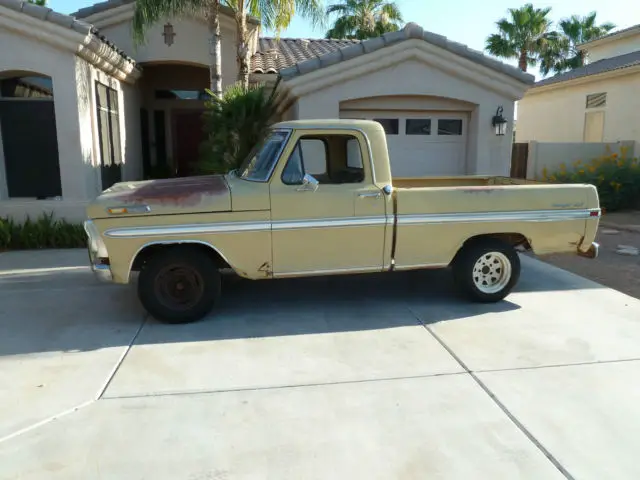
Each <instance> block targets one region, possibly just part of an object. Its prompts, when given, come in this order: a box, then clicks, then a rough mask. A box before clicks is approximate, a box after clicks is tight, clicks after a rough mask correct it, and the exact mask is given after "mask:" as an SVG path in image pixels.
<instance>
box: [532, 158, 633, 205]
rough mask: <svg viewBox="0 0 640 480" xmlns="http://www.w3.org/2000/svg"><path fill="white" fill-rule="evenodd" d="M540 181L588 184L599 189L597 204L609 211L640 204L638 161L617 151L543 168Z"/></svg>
mask: <svg viewBox="0 0 640 480" xmlns="http://www.w3.org/2000/svg"><path fill="white" fill-rule="evenodd" d="M542 180H543V181H546V182H549V183H590V184H592V185H595V186H596V188H597V189H598V196H599V197H600V205H601V206H602V207H604V208H605V209H606V210H608V211H612V210H620V209H623V208H633V207H637V206H639V205H640V162H639V161H638V159H637V158H629V157H628V155H627V150H626V149H625V148H624V147H623V148H621V149H620V153H619V154H618V153H607V154H606V155H603V156H601V157H599V158H594V159H593V160H591V161H590V162H588V163H585V162H582V161H581V160H576V161H575V162H573V163H572V165H571V166H569V167H567V166H566V165H565V164H560V167H559V169H558V170H556V171H552V172H550V171H548V170H547V168H543V169H542Z"/></svg>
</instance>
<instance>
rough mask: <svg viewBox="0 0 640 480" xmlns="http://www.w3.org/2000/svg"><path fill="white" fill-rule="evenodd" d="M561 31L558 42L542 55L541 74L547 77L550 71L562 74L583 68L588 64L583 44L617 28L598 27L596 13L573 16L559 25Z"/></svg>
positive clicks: (608, 26) (605, 24)
mask: <svg viewBox="0 0 640 480" xmlns="http://www.w3.org/2000/svg"><path fill="white" fill-rule="evenodd" d="M558 26H559V27H560V30H559V32H558V38H557V41H556V42H554V43H552V44H550V45H548V47H547V49H546V50H545V51H544V52H543V54H542V59H541V63H540V72H541V73H542V74H543V75H547V74H548V73H549V72H550V71H553V72H554V73H562V72H564V71H566V70H573V69H574V68H578V67H582V66H583V65H584V64H585V62H586V59H587V58H586V53H587V52H586V51H585V50H581V49H580V48H579V45H580V44H581V43H585V42H589V41H591V40H595V39H596V38H599V37H601V36H603V35H606V34H607V33H609V32H610V31H611V30H613V29H614V28H615V27H616V26H615V25H614V24H613V23H608V22H607V23H603V24H601V25H596V12H591V13H590V14H589V15H587V16H585V17H580V16H578V15H572V16H571V17H570V18H564V19H562V20H560V22H559V23H558Z"/></svg>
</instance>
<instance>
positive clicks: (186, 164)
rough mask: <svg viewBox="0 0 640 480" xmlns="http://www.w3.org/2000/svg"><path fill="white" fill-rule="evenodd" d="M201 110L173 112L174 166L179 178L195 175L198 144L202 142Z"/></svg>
mask: <svg viewBox="0 0 640 480" xmlns="http://www.w3.org/2000/svg"><path fill="white" fill-rule="evenodd" d="M202 114H203V112H202V110H191V111H189V110H183V111H173V112H172V115H171V116H172V118H173V154H174V162H175V163H174V165H175V166H176V169H177V174H178V176H179V177H186V176H189V175H194V174H195V173H196V168H195V166H196V163H197V162H198V159H199V156H200V144H201V143H202V141H203V140H204V131H203V128H204V124H203V121H202Z"/></svg>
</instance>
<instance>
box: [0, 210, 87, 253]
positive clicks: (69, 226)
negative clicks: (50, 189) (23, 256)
mask: <svg viewBox="0 0 640 480" xmlns="http://www.w3.org/2000/svg"><path fill="white" fill-rule="evenodd" d="M82 247H86V233H85V231H84V227H83V226H82V224H76V223H70V222H67V221H66V220H64V219H60V220H56V219H54V218H53V213H43V214H42V215H40V217H38V218H37V219H36V220H32V219H31V218H30V217H28V216H27V217H26V219H25V221H24V222H23V223H18V222H16V221H15V220H14V219H12V218H1V217H0V250H6V249H8V250H32V249H38V248H82Z"/></svg>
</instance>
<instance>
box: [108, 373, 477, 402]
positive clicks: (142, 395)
mask: <svg viewBox="0 0 640 480" xmlns="http://www.w3.org/2000/svg"><path fill="white" fill-rule="evenodd" d="M466 374H467V372H445V373H429V374H425V375H410V376H406V377H382V378H365V379H361V380H342V381H337V382H318V383H299V384H297V383H296V384H290V385H270V386H262V387H261V386H258V387H238V388H224V389H211V390H190V391H173V392H172V391H169V392H151V393H138V394H131V395H126V394H125V395H115V396H113V397H112V396H105V397H102V400H126V399H132V398H148V397H173V396H182V395H185V396H186V395H210V394H215V393H232V392H259V391H263V390H286V389H291V388H305V387H330V386H332V385H350V384H358V383H376V382H393V381H397V380H415V379H420V378H432V377H446V376H451V375H466Z"/></svg>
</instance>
